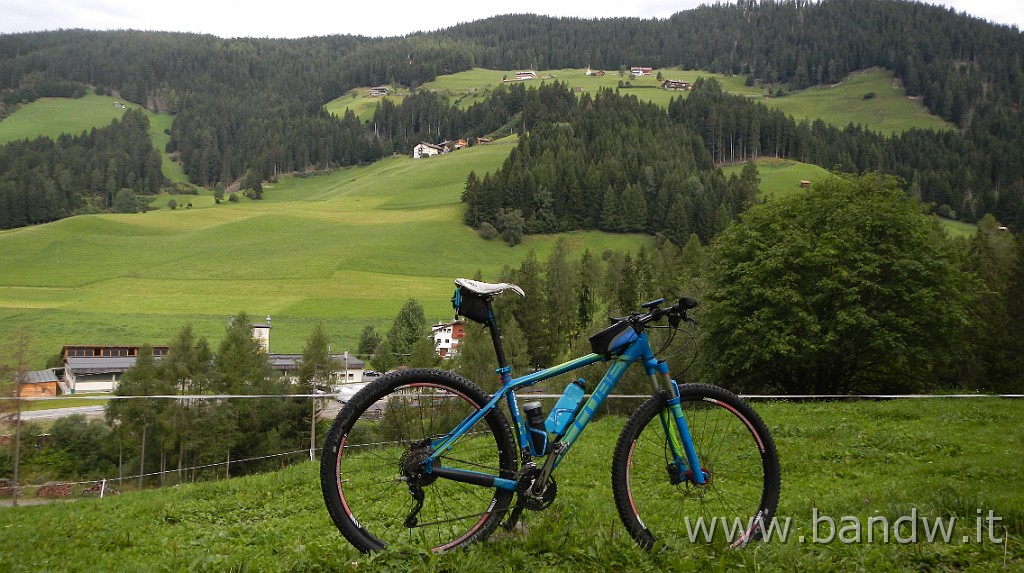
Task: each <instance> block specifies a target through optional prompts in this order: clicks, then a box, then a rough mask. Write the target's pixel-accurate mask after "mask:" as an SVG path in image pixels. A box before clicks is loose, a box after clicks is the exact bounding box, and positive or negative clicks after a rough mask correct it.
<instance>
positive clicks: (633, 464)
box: [612, 384, 781, 550]
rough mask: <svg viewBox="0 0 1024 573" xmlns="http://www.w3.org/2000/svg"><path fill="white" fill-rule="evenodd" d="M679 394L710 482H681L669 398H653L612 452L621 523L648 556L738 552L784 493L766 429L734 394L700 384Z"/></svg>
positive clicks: (759, 532)
mask: <svg viewBox="0 0 1024 573" xmlns="http://www.w3.org/2000/svg"><path fill="white" fill-rule="evenodd" d="M679 392H680V398H681V406H682V408H683V412H684V414H685V416H686V421H687V425H688V427H689V430H690V435H691V436H692V439H693V445H694V448H695V449H696V451H697V458H698V460H699V461H700V464H701V466H702V470H703V471H704V473H705V474H706V475H707V481H706V483H705V484H703V485H697V484H696V483H694V482H693V481H692V480H691V479H688V476H686V475H681V474H680V472H679V471H678V467H677V466H676V465H675V461H674V459H673V455H672V451H671V449H670V448H669V441H670V440H672V441H676V442H678V440H679V434H678V431H677V429H676V427H675V420H674V418H673V417H672V416H671V413H670V411H669V410H668V405H667V404H666V401H665V399H664V397H655V398H651V399H650V400H648V401H647V402H645V403H644V404H643V405H642V406H640V408H639V409H637V411H636V412H634V413H633V415H632V416H631V417H630V419H629V421H628V422H626V425H625V427H624V428H623V429H622V434H621V435H620V436H619V441H618V443H617V444H616V446H615V456H614V458H613V461H612V490H613V493H614V495H615V504H616V507H617V509H618V511H619V517H620V518H621V519H622V521H623V523H624V524H625V525H626V529H627V530H628V531H629V533H630V535H632V536H633V539H634V540H636V542H637V543H638V544H639V545H640V546H641V547H643V548H645V549H648V550H650V549H652V548H654V547H655V546H656V544H657V543H661V544H665V545H669V546H675V547H679V546H682V545H687V544H690V543H694V542H705V543H722V544H724V545H730V546H733V547H738V546H742V545H746V544H747V543H749V542H751V541H754V540H757V539H760V538H761V537H762V536H763V535H764V528H765V527H767V526H768V524H769V523H770V521H771V519H772V517H774V515H775V508H776V505H778V502H779V489H780V485H781V479H780V476H779V460H778V456H777V454H776V452H775V444H774V443H773V442H772V438H771V435H769V433H768V428H767V427H766V426H765V424H764V422H762V421H761V418H760V417H759V416H758V415H757V413H756V412H754V410H753V408H751V407H750V406H749V405H748V404H747V403H746V402H744V401H743V400H741V399H740V398H739V397H738V396H736V395H735V394H733V393H732V392H729V391H727V390H724V389H722V388H718V387H716V386H707V385H697V384H691V385H684V386H680V387H679ZM662 412H665V413H667V414H668V415H667V416H662V415H661V414H662ZM663 420H666V421H667V422H668V424H667V427H668V431H669V432H670V434H671V435H670V434H666V424H665V423H663Z"/></svg>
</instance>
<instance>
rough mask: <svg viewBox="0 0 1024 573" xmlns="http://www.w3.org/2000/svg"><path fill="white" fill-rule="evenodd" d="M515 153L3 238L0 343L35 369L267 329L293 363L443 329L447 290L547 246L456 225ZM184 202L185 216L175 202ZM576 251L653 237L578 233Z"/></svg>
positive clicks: (82, 219) (313, 180)
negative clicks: (405, 315) (0, 336)
mask: <svg viewBox="0 0 1024 573" xmlns="http://www.w3.org/2000/svg"><path fill="white" fill-rule="evenodd" d="M514 145H515V138H508V139H505V140H502V141H499V142H496V143H495V144H492V145H488V146H476V147H473V148H470V149H466V150H462V151H459V152H456V153H451V154H448V155H445V156H440V157H433V158H430V159H421V160H414V159H411V158H408V157H391V158H388V159H385V160H383V161H380V162H378V163H375V164H373V165H370V166H366V167H353V168H348V169H343V170H339V171H336V172H334V173H333V174H330V175H321V176H314V177H306V178H302V177H293V178H284V179H281V180H280V181H279V182H278V183H275V184H272V185H267V186H266V188H265V193H264V197H265V198H264V200H262V201H252V200H249V199H245V198H243V199H242V200H241V201H239V202H238V203H231V202H227V201H225V202H223V203H222V204H220V205H215V204H214V203H213V202H212V201H205V200H204V199H203V197H202V196H200V197H199V200H198V201H197V202H196V203H195V204H194V206H193V208H192V209H182V208H180V207H179V208H178V209H177V210H174V211H170V210H166V209H164V210H161V211H151V212H148V213H138V214H127V215H124V214H104V215H88V216H78V217H71V218H69V219H64V220H61V221H57V222H54V223H51V224H47V225H41V226H35V227H27V228H21V229H14V230H9V231H4V232H0V332H5V333H9V332H12V331H14V330H15V329H19V328H23V329H25V331H27V333H28V335H29V337H30V339H31V341H32V343H31V351H30V356H31V365H32V367H42V363H43V361H44V360H45V358H46V357H49V356H53V355H55V354H56V353H57V352H59V350H60V348H61V346H62V345H64V344H91V343H96V344H132V343H142V342H150V343H153V344H161V343H166V342H167V341H169V340H170V338H171V337H172V336H173V335H174V334H175V333H176V332H177V331H178V329H179V328H180V327H181V326H183V325H185V324H192V325H193V327H194V329H195V330H196V332H197V333H198V334H200V335H203V336H206V337H208V339H210V341H211V343H212V344H214V345H216V344H217V342H218V341H219V340H220V337H221V336H222V335H223V332H224V327H225V324H226V321H227V317H228V316H230V315H234V314H237V313H238V312H239V311H246V312H248V313H250V315H252V317H253V318H255V319H260V320H262V319H263V318H264V317H265V316H267V315H269V316H270V317H271V318H272V324H273V327H274V328H273V331H272V333H271V351H273V352H301V350H302V347H303V345H304V343H305V340H306V338H307V337H308V336H309V333H310V332H311V331H312V329H313V327H314V326H315V324H316V323H317V322H318V321H323V323H324V325H325V327H326V328H327V332H328V334H329V335H330V336H331V337H332V338H333V340H334V344H335V345H334V348H335V349H336V350H344V349H352V350H354V347H355V344H356V343H357V342H358V336H359V333H360V331H361V330H362V328H363V326H364V325H366V324H372V325H374V326H375V327H377V328H378V330H380V329H386V328H387V325H388V323H389V322H390V320H391V319H392V318H393V317H394V316H395V314H397V312H398V310H399V309H400V308H401V306H402V304H404V303H405V301H406V300H408V299H409V298H415V299H417V300H418V301H419V302H420V303H421V304H422V305H423V306H424V309H425V311H426V315H427V319H428V320H435V321H436V320H440V319H447V318H451V316H452V315H453V311H452V310H451V305H450V302H449V299H450V298H451V290H452V288H453V287H452V279H454V278H456V277H460V276H472V275H473V274H474V273H476V272H477V271H480V272H482V273H483V276H484V277H485V278H491V279H494V278H497V275H498V272H499V271H500V270H501V268H502V266H504V265H511V266H518V264H519V262H520V261H521V259H522V257H523V256H524V255H525V254H526V253H527V252H528V251H529V250H530V249H533V250H535V251H536V252H537V253H538V256H540V257H541V258H543V257H545V256H546V253H547V252H548V251H549V249H550V248H551V246H552V245H553V244H554V242H555V241H556V239H557V237H554V236H531V237H527V238H526V240H525V242H524V243H523V244H522V245H520V246H518V247H515V248H510V247H508V246H507V245H506V244H505V243H503V242H501V241H484V240H482V239H480V238H479V237H478V236H477V235H476V233H475V232H474V231H473V230H472V229H469V228H468V227H466V226H464V225H463V224H462V213H463V209H464V207H463V205H462V204H461V202H460V196H461V193H462V187H463V184H464V182H465V179H466V175H467V174H468V173H469V172H470V171H471V170H475V171H476V172H477V173H479V174H482V173H484V172H488V171H493V170H494V169H496V168H497V167H498V166H499V165H500V164H501V162H502V161H504V159H505V157H506V156H507V155H508V153H509V151H510V149H511V148H512V147H513V146H514ZM179 203H181V201H180V200H179ZM564 237H565V239H566V240H568V241H569V242H570V243H571V244H572V245H573V246H574V247H576V248H577V250H578V251H580V252H582V249H584V248H589V249H591V250H592V251H594V252H596V253H600V252H603V251H604V250H605V249H608V248H611V249H629V250H635V249H636V248H637V247H639V246H640V245H641V244H645V243H647V242H648V241H649V239H648V238H646V237H642V236H638V235H608V234H603V233H597V232H580V233H572V234H568V235H565V236H564Z"/></svg>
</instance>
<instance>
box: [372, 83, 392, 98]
mask: <svg viewBox="0 0 1024 573" xmlns="http://www.w3.org/2000/svg"><path fill="white" fill-rule="evenodd" d="M389 93H390V90H388V87H387V86H377V87H374V88H370V97H383V96H386V95H388V94H389Z"/></svg>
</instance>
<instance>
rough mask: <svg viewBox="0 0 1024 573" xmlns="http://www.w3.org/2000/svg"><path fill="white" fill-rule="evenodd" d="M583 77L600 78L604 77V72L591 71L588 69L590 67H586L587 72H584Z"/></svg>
mask: <svg viewBox="0 0 1024 573" xmlns="http://www.w3.org/2000/svg"><path fill="white" fill-rule="evenodd" d="M583 75H586V76H597V77H601V76H603V75H604V71H603V70H592V69H590V66H587V71H586V72H584V74H583Z"/></svg>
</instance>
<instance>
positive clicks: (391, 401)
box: [320, 370, 516, 552]
mask: <svg viewBox="0 0 1024 573" xmlns="http://www.w3.org/2000/svg"><path fill="white" fill-rule="evenodd" d="M487 401H488V396H487V393H486V392H484V391H483V390H481V389H480V388H479V387H478V386H476V385H475V384H473V383H472V382H470V381H468V380H466V379H465V378H462V377H460V376H457V375H455V374H452V373H451V372H445V371H441V370H405V371H401V372H395V373H392V374H388V375H386V376H384V377H382V378H380V379H378V380H377V381H375V382H373V383H371V384H370V385H369V386H367V387H366V388H364V389H362V390H360V391H359V392H358V393H357V394H356V395H355V396H354V397H353V398H352V400H350V401H349V402H348V404H346V405H345V407H344V408H343V409H342V410H341V412H340V413H339V414H338V417H337V418H336V419H335V420H334V425H333V426H331V430H330V432H328V434H327V438H326V440H325V442H324V449H323V453H322V456H321V458H320V485H321V488H322V490H323V495H324V502H325V503H326V504H327V510H328V512H329V513H330V515H331V519H332V520H333V521H334V523H335V525H337V527H338V529H339V530H341V533H342V534H343V535H344V536H345V538H346V539H348V540H349V541H350V542H351V543H352V544H353V545H355V546H356V547H358V548H359V549H360V550H362V551H364V552H366V551H379V550H383V549H385V548H387V547H389V546H391V547H393V546H396V545H398V546H409V545H413V546H420V547H427V548H430V549H431V550H433V551H435V552H440V551H445V550H448V549H451V548H453V547H459V546H462V545H466V544H469V543H472V542H474V541H477V540H480V539H483V538H485V537H487V535H488V534H490V533H491V531H493V530H494V528H495V527H496V526H497V525H498V523H499V522H500V521H501V518H502V517H503V516H504V514H505V511H506V510H507V509H508V506H509V503H510V501H511V499H512V493H513V492H511V491H508V490H503V489H498V488H494V487H484V486H480V485H471V484H466V483H459V482H455V481H451V480H447V479H445V478H441V477H437V476H434V475H431V474H430V472H428V471H425V468H424V465H423V462H424V461H425V460H426V459H427V458H428V456H430V455H431V454H432V453H433V450H432V446H431V445H432V444H436V443H438V441H439V440H440V439H441V438H442V437H443V436H445V435H447V434H449V433H450V432H451V431H452V430H453V429H455V427H456V426H457V425H458V424H459V422H461V421H462V420H464V419H466V418H468V417H469V416H470V415H471V414H472V413H474V412H476V411H478V410H480V409H481V408H483V407H484V406H485V405H486V404H487ZM515 454H516V449H515V442H513V440H512V436H511V432H510V430H509V426H508V423H507V422H506V421H505V417H504V416H503V415H502V414H501V412H499V411H498V410H497V409H495V410H491V412H489V413H488V414H487V415H486V416H484V418H483V419H482V420H481V421H480V422H478V423H477V424H476V426H474V427H472V428H469V430H468V431H467V432H466V433H465V434H463V435H462V437H461V438H459V440H458V441H457V442H455V444H454V445H453V446H452V448H451V449H450V450H449V451H448V452H446V453H445V454H444V455H443V456H441V457H439V458H437V460H438V462H437V463H438V465H439V466H444V467H448V468H456V469H461V470H467V471H473V472H479V473H484V474H489V475H498V476H501V477H505V478H514V477H515V472H516V456H515Z"/></svg>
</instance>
